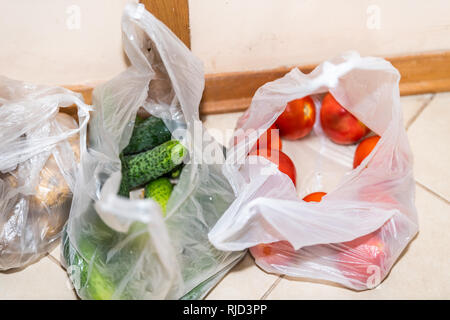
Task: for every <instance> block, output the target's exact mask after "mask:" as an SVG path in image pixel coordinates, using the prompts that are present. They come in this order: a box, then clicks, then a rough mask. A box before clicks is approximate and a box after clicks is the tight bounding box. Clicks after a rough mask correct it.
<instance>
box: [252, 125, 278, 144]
mask: <svg viewBox="0 0 450 320" xmlns="http://www.w3.org/2000/svg"><path fill="white" fill-rule="evenodd" d="M279 133H280V132H279V130H278V127H277V126H276V125H275V123H274V124H272V125H271V126H270V128H269V129H267V131H266V132H264V133H263V134H262V135H261V136H260V137H259V139H258V140H257V141H256V145H255V146H253V148H252V150H259V149H274V150H281V147H282V144H281V138H280V134H279ZM272 139H274V140H273V141H272Z"/></svg>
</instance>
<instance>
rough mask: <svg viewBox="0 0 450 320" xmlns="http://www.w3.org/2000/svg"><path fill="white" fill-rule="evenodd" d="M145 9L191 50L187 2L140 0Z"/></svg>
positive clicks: (179, 0)
mask: <svg viewBox="0 0 450 320" xmlns="http://www.w3.org/2000/svg"><path fill="white" fill-rule="evenodd" d="M140 2H141V3H143V4H144V6H145V8H146V9H147V10H148V11H150V12H151V13H152V14H153V15H154V16H155V17H156V18H158V19H159V20H161V21H162V22H163V23H164V24H165V25H166V26H168V27H169V28H170V30H172V31H173V33H175V34H176V35H177V37H178V38H180V39H181V41H183V42H184V44H185V45H186V46H187V47H188V48H191V32H190V26H189V3H188V0H140Z"/></svg>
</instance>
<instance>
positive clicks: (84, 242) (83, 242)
mask: <svg viewBox="0 0 450 320" xmlns="http://www.w3.org/2000/svg"><path fill="white" fill-rule="evenodd" d="M63 244H64V250H63V252H64V258H65V260H66V263H68V265H69V266H71V267H72V270H73V271H75V270H77V271H75V273H74V275H73V276H78V277H79V278H78V279H75V280H76V281H77V282H75V283H78V284H79V286H80V287H79V289H82V290H83V291H84V292H85V294H87V297H88V298H89V299H93V300H110V299H111V298H112V296H113V294H114V291H115V285H114V284H113V282H112V280H111V279H109V278H108V277H107V276H106V275H105V274H103V273H102V272H101V271H100V270H99V265H100V264H101V261H100V259H99V256H98V254H97V246H95V245H93V244H92V243H91V242H90V241H89V240H88V239H86V238H81V239H80V241H79V248H80V251H81V252H82V253H83V255H84V257H85V259H86V260H85V259H84V258H83V257H82V256H81V255H80V254H79V253H78V252H77V251H76V250H75V249H74V248H73V247H71V246H70V241H69V239H68V237H67V231H66V229H64V230H63ZM88 261H91V265H89V263H88ZM73 268H77V269H73ZM78 281H79V282H78Z"/></svg>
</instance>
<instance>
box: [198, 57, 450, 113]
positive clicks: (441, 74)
mask: <svg viewBox="0 0 450 320" xmlns="http://www.w3.org/2000/svg"><path fill="white" fill-rule="evenodd" d="M386 60H388V61H389V62H391V63H392V65H393V66H394V67H395V68H397V69H398V70H399V72H400V74H401V76H402V78H401V79H400V94H401V95H402V96H404V95H413V94H421V93H429V92H442V91H450V51H445V52H435V53H425V54H418V55H408V56H401V57H393V58H386ZM316 66H317V65H308V66H303V67H299V68H300V70H301V71H302V72H303V73H309V72H311V71H312V70H313V69H314V68H315V67H316ZM292 68H293V67H291V68H288V67H284V68H277V69H271V70H262V71H248V72H233V73H219V74H209V75H206V84H205V91H204V93H203V99H202V103H201V105H200V113H202V114H214V113H224V112H237V111H243V110H245V109H247V108H248V107H249V106H250V103H251V99H252V97H253V95H254V94H255V92H256V90H257V89H258V88H259V87H260V86H262V85H263V84H264V83H266V82H269V81H273V80H276V79H278V78H280V77H282V76H284V75H285V74H286V73H288V72H289V71H290V70H291V69H292Z"/></svg>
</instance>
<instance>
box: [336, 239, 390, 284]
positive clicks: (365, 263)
mask: <svg viewBox="0 0 450 320" xmlns="http://www.w3.org/2000/svg"><path fill="white" fill-rule="evenodd" d="M341 246H342V252H340V253H339V257H338V260H339V262H338V268H339V269H340V270H341V272H342V274H343V275H344V276H345V277H347V278H348V279H349V280H350V281H352V282H353V283H355V284H356V285H358V286H366V285H367V287H369V288H371V284H372V287H373V286H375V285H378V283H379V282H380V281H381V280H382V277H383V276H384V271H385V270H384V264H385V260H386V257H387V255H386V248H385V244H384V242H383V240H382V239H381V238H380V237H379V236H378V235H377V234H376V233H375V232H373V233H370V234H368V235H365V236H363V237H360V238H358V239H355V240H352V241H348V242H343V243H342V244H341Z"/></svg>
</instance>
